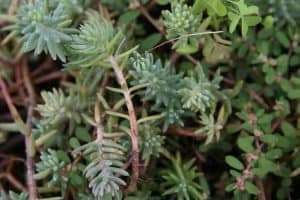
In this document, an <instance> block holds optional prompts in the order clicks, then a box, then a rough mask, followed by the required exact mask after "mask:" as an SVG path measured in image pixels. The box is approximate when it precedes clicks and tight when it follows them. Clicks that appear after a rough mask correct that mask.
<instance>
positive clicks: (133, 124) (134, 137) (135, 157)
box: [110, 56, 139, 193]
mask: <svg viewBox="0 0 300 200" xmlns="http://www.w3.org/2000/svg"><path fill="white" fill-rule="evenodd" d="M110 63H111V64H112V66H113V69H114V72H115V74H116V76H117V79H118V82H119V84H120V86H121V88H122V89H123V95H124V98H125V101H126V106H127V110H128V115H129V123H130V130H131V134H130V137H131V146H132V165H131V166H132V173H133V174H132V177H131V179H130V183H129V185H128V187H127V189H126V193H131V192H134V191H135V189H136V185H137V181H138V178H139V147H138V125H137V120H136V115H135V110H134V106H133V103H132V101H131V97H130V91H129V89H128V86H127V83H126V80H125V77H124V74H123V72H122V69H121V68H120V67H119V64H118V63H117V60H116V59H115V57H114V56H111V57H110Z"/></svg>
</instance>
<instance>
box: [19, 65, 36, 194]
mask: <svg viewBox="0 0 300 200" xmlns="http://www.w3.org/2000/svg"><path fill="white" fill-rule="evenodd" d="M22 73H23V77H24V83H25V87H26V90H27V92H28V96H29V107H28V111H27V119H26V125H27V127H28V133H27V134H26V135H25V144H26V157H27V158H26V166H27V184H28V189H29V196H30V200H36V199H37V187H36V182H35V179H34V155H35V148H36V147H35V141H34V137H33V135H32V132H31V129H32V117H33V112H34V107H35V106H36V102H35V92H34V88H33V85H32V82H31V80H30V77H29V70H28V66H27V63H26V60H25V59H23V60H22Z"/></svg>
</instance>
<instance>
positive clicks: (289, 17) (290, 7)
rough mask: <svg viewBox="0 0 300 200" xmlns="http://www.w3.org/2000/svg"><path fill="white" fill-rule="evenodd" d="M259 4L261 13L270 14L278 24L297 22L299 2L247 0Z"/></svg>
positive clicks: (299, 8)
mask: <svg viewBox="0 0 300 200" xmlns="http://www.w3.org/2000/svg"><path fill="white" fill-rule="evenodd" d="M249 2H251V3H255V4H257V5H258V6H259V8H260V10H261V13H263V14H264V15H271V16H272V17H274V19H275V21H276V22H277V23H278V24H279V25H283V24H284V23H285V22H288V23H291V24H293V25H295V24H299V19H300V12H299V11H300V4H299V2H298V1H296V0H266V1H259V0H249Z"/></svg>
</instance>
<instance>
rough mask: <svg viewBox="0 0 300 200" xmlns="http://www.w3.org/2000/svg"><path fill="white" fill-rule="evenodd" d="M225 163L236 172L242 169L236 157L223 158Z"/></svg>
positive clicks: (241, 164)
mask: <svg viewBox="0 0 300 200" xmlns="http://www.w3.org/2000/svg"><path fill="white" fill-rule="evenodd" d="M225 161H226V163H227V164H228V165H229V166H230V167H232V168H235V169H238V170H242V169H244V165H243V163H242V162H241V161H239V160H238V159H237V158H236V157H234V156H226V157H225Z"/></svg>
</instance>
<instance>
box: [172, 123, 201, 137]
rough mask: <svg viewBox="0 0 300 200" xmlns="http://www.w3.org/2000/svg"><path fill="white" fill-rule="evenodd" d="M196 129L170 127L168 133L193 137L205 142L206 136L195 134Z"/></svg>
mask: <svg viewBox="0 0 300 200" xmlns="http://www.w3.org/2000/svg"><path fill="white" fill-rule="evenodd" d="M195 131H196V129H194V128H180V127H176V126H170V127H169V129H168V131H167V132H168V133H171V134H175V135H179V136H185V137H192V138H195V139H197V140H204V139H205V138H206V135H205V134H195Z"/></svg>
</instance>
